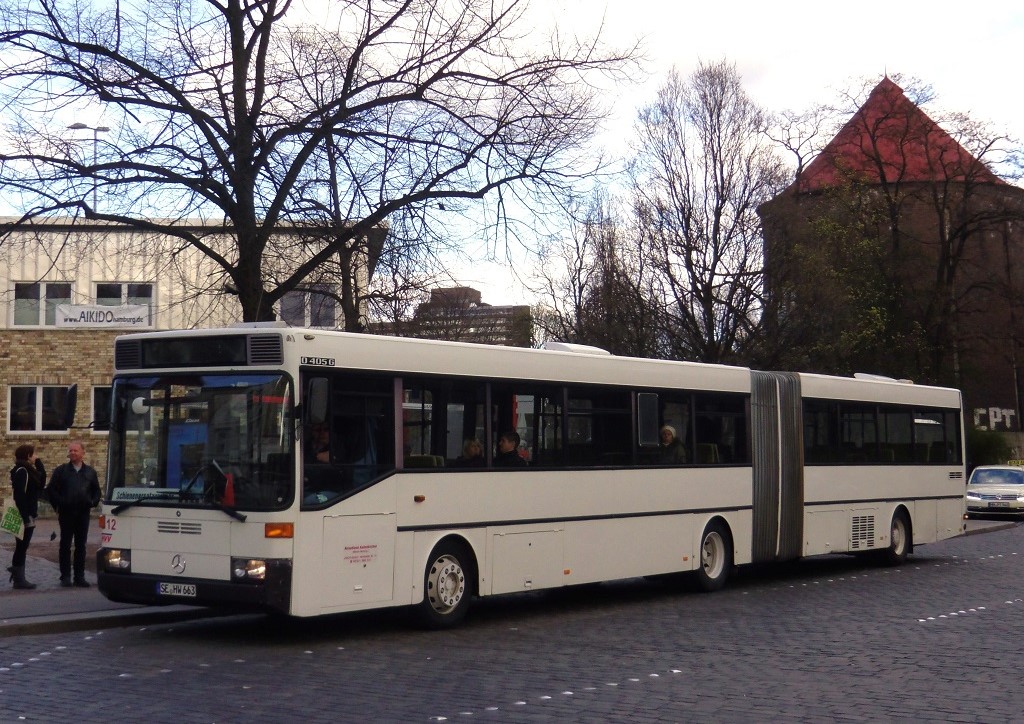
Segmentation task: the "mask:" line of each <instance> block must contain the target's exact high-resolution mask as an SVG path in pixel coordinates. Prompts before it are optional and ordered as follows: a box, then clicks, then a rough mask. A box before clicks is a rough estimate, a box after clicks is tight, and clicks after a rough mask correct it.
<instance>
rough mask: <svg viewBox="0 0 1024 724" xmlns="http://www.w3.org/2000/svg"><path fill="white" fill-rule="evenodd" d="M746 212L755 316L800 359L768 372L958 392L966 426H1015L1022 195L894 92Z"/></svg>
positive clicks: (1023, 282) (1020, 354)
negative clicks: (862, 378)
mask: <svg viewBox="0 0 1024 724" xmlns="http://www.w3.org/2000/svg"><path fill="white" fill-rule="evenodd" d="M966 142H967V141H966V139H964V143H966ZM758 213H759V215H760V216H761V221H762V227H763V232H764V239H765V287H766V297H767V299H768V305H767V312H766V313H767V315H768V316H769V318H770V319H769V322H770V323H771V324H774V325H775V332H776V333H777V334H778V337H779V339H782V340H788V341H789V343H790V346H791V347H792V348H793V349H799V350H801V355H800V356H798V357H795V358H793V359H783V360H781V361H780V362H781V364H780V366H782V365H785V366H791V367H795V368H797V369H806V370H808V371H821V372H838V373H850V372H854V371H860V372H879V373H882V374H890V375H892V376H896V377H910V378H913V379H915V380H916V381H918V382H925V383H935V384H944V385H951V386H956V387H960V388H961V389H963V390H964V394H965V405H967V406H968V407H969V409H970V410H971V414H972V416H973V417H974V420H973V422H974V423H975V424H977V425H979V426H982V427H988V428H990V429H1002V430H1020V429H1022V426H1021V419H1020V408H1021V400H1020V397H1021V390H1020V386H1021V383H1022V382H1024V375H1022V374H1021V370H1020V368H1021V367H1024V189H1021V188H1019V187H1017V186H1014V185H1012V184H1009V183H1007V182H1006V181H1004V180H1003V179H1001V178H999V177H998V176H997V175H996V174H994V173H993V172H992V170H991V169H989V168H988V167H987V166H986V165H985V164H984V163H982V162H981V161H980V160H978V158H976V157H975V155H973V154H972V153H970V152H969V151H968V150H967V149H965V148H964V145H963V143H961V141H958V140H957V138H955V137H954V136H953V135H952V134H951V133H950V132H948V131H946V130H944V129H943V128H942V127H941V126H940V125H939V124H937V123H936V122H935V121H934V120H932V119H931V118H930V117H929V116H928V115H927V114H926V113H925V112H924V111H923V110H921V108H920V107H919V106H918V105H917V104H915V103H914V102H913V101H911V100H910V99H909V98H908V97H907V96H906V95H905V94H904V92H903V89H901V88H900V86H899V85H897V84H896V83H895V82H894V81H893V80H892V79H890V78H888V77H885V78H883V79H882V80H881V81H880V82H879V83H878V84H877V85H876V86H875V87H874V89H873V90H872V91H871V92H870V94H869V95H868V97H867V100H866V101H865V102H864V103H863V105H862V106H861V107H860V108H859V109H858V110H857V111H856V112H855V113H854V114H853V116H852V117H851V118H850V119H849V120H848V121H847V122H846V124H845V125H844V126H843V127H842V128H841V129H840V130H839V132H838V133H837V134H836V135H835V137H834V138H833V139H832V140H831V141H830V142H829V143H828V144H827V145H826V146H825V147H824V149H822V151H821V152H820V153H819V154H818V155H817V156H816V157H815V158H814V159H813V160H812V161H811V162H810V163H809V164H808V165H807V166H806V167H805V168H803V169H802V170H801V171H800V172H799V173H798V175H797V178H796V179H795V180H794V182H793V183H792V184H791V185H790V186H789V187H788V188H786V189H785V190H784V191H783V192H782V193H781V194H779V195H778V196H776V197H775V198H774V199H772V200H771V201H769V202H767V203H765V204H763V205H762V206H761V207H760V209H758ZM783 346H785V344H784V345H783ZM846 366H851V367H852V369H846V368H845V367H846ZM971 423H972V420H971V419H968V420H967V424H968V425H970V424H971Z"/></svg>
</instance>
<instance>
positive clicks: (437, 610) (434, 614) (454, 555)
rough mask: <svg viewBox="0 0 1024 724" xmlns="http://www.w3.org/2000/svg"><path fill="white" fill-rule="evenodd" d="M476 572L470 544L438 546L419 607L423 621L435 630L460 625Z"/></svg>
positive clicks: (424, 579)
mask: <svg viewBox="0 0 1024 724" xmlns="http://www.w3.org/2000/svg"><path fill="white" fill-rule="evenodd" d="M473 575H474V574H473V559H472V556H471V555H470V553H469V550H468V549H467V548H466V546H464V545H461V544H459V543H457V542H454V541H441V542H440V543H438V544H437V545H436V546H434V550H432V551H431V552H430V558H428V559H427V568H426V571H424V573H423V600H422V601H421V602H420V603H419V605H418V606H417V607H416V613H417V618H418V620H419V622H420V624H421V625H423V626H424V627H426V628H431V629H445V628H451V627H453V626H457V625H458V624H459V623H460V622H461V621H462V619H464V618H465V617H466V613H467V611H469V603H470V599H471V598H472V596H473Z"/></svg>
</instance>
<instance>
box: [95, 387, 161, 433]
mask: <svg viewBox="0 0 1024 724" xmlns="http://www.w3.org/2000/svg"><path fill="white" fill-rule="evenodd" d="M113 394H114V388H113V387H99V386H97V387H93V388H92V421H93V424H94V426H95V427H97V428H99V429H100V430H101V431H106V430H109V429H110V412H111V407H110V406H111V403H112V398H113ZM125 414H126V415H128V419H127V420H126V421H125V430H126V431H127V432H149V428H150V424H149V423H150V421H149V413H148V412H146V413H143V414H141V415H136V414H135V413H134V412H132V411H131V410H130V409H129V410H127V411H126V412H125Z"/></svg>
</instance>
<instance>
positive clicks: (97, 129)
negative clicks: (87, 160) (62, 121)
mask: <svg viewBox="0 0 1024 724" xmlns="http://www.w3.org/2000/svg"><path fill="white" fill-rule="evenodd" d="M85 129H88V130H90V131H92V166H93V175H94V176H95V174H96V171H95V169H96V146H97V145H98V144H99V140H100V134H101V133H106V132H107V131H109V130H110V127H109V126H90V125H87V124H85V123H81V122H79V123H72V124H71V125H70V126H68V130H69V131H83V130H85ZM92 209H93V211H95V210H96V181H95V178H94V180H93V182H92Z"/></svg>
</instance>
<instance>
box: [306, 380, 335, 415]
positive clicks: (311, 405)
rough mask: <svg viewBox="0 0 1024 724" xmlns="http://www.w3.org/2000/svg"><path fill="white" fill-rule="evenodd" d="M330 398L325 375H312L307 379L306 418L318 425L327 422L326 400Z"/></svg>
mask: <svg viewBox="0 0 1024 724" xmlns="http://www.w3.org/2000/svg"><path fill="white" fill-rule="evenodd" d="M329 398H330V385H329V384H328V382H327V378H326V377H313V378H312V379H311V380H310V381H309V390H308V392H307V394H306V414H307V418H306V419H307V420H308V421H309V422H310V423H312V424H314V425H318V424H320V423H323V422H327V401H328V399H329Z"/></svg>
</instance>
